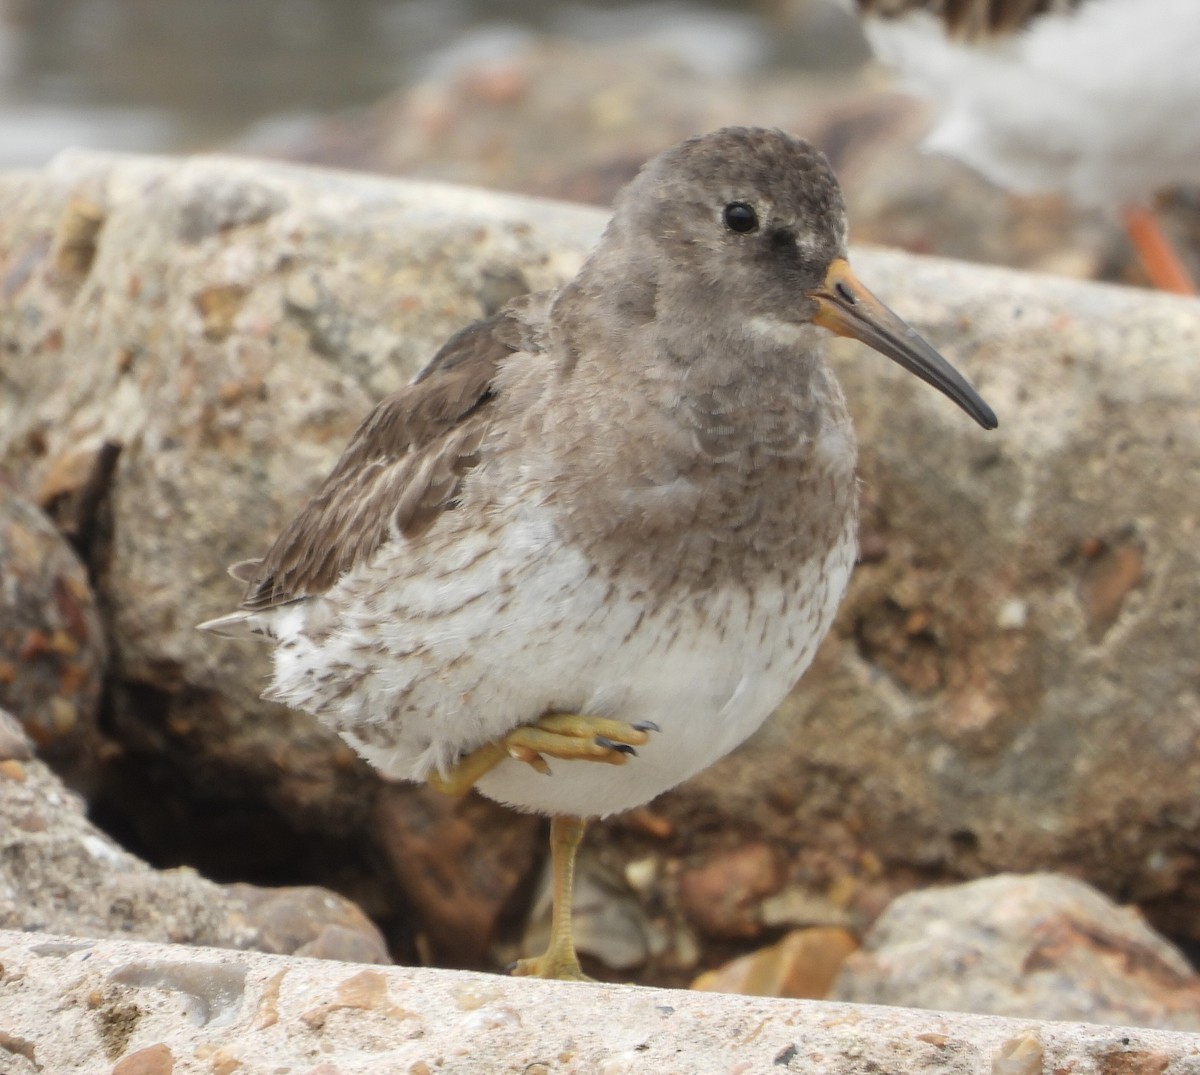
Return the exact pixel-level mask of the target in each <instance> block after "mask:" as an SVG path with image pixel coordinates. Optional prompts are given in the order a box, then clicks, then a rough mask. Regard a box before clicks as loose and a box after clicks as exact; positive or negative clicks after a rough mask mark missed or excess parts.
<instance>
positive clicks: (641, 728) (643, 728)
mask: <svg viewBox="0 0 1200 1075" xmlns="http://www.w3.org/2000/svg"><path fill="white" fill-rule="evenodd" d="M629 727H631V728H632V729H633V730H634V731H635V732H661V731H662V729H661V728H660V727H659V726H658V725H657V724H655V723H654V721H652V720H639V721H638V722H637V723H636V724H631V725H629Z"/></svg>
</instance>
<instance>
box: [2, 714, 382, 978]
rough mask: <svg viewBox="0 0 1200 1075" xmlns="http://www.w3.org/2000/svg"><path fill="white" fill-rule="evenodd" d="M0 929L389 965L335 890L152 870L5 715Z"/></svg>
mask: <svg viewBox="0 0 1200 1075" xmlns="http://www.w3.org/2000/svg"><path fill="white" fill-rule="evenodd" d="M0 929H10V930H26V931H43V932H53V933H63V934H73V935H76V936H80V937H103V936H129V935H132V936H136V937H141V938H145V939H147V940H159V941H172V942H177V943H182V944H200V945H215V946H220V947H229V948H256V949H258V950H260V951H265V952H285V953H289V954H290V953H295V954H298V955H313V956H322V957H325V958H330V959H343V960H354V961H356V962H375V963H386V962H388V955H387V950H386V948H385V947H384V944H383V940H382V938H381V937H380V936H379V933H378V931H377V930H376V929H375V927H374V926H372V925H371V923H370V921H368V919H367V918H366V916H365V915H363V913H362V912H361V911H360V910H359V909H358V908H357V907H355V906H354V904H352V903H350V901H349V900H346V899H343V898H342V897H340V896H336V895H334V894H333V893H332V892H326V891H324V890H321V889H318V888H290V889H281V890H263V889H258V888H255V887H254V886H252V885H228V886H223V885H217V884H213V883H212V882H211V881H206V880H205V879H204V878H202V877H200V876H198V875H197V874H196V873H195V871H194V870H189V869H176V870H164V871H158V870H154V869H151V868H150V867H149V866H148V865H146V863H144V862H142V861H141V860H140V859H138V858H136V857H135V856H134V855H131V854H129V853H128V852H127V851H124V850H122V849H121V848H120V847H118V846H117V844H115V843H114V842H113V841H112V840H111V839H110V838H109V837H108V836H106V835H105V834H104V833H102V832H100V831H99V830H98V829H97V828H95V826H93V825H92V824H91V823H90V822H89V821H88V820H87V818H86V817H85V816H84V813H83V801H82V800H81V799H80V798H79V796H77V795H75V794H74V793H73V792H70V791H68V790H67V789H66V788H64V787H63V785H62V784H61V782H60V781H59V780H58V778H57V777H55V775H54V774H53V773H51V772H50V770H49V769H47V768H46V766H45V765H44V764H43V763H42V762H40V761H38V760H37V759H36V758H35V757H34V756H33V751H32V744H31V743H30V742H29V740H28V739H23V738H22V734H21V732H20V728H19V725H17V723H16V721H15V720H14V719H13V718H12V717H11V716H9V715H8V714H6V713H4V712H3V711H2V710H0Z"/></svg>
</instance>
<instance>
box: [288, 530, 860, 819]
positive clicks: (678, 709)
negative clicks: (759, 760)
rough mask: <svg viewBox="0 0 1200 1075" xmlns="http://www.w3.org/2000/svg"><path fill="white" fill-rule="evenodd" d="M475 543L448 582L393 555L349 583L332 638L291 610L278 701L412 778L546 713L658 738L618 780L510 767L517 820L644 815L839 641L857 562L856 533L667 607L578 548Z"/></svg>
mask: <svg viewBox="0 0 1200 1075" xmlns="http://www.w3.org/2000/svg"><path fill="white" fill-rule="evenodd" d="M475 541H476V542H478V543H479V544H478V547H476V548H474V549H473V548H471V547H470V546H471V545H472V541H470V540H467V541H464V540H462V535H459V536H458V539H457V540H456V544H455V545H454V547H453V548H452V549H445V548H444V549H441V550H436V549H434V550H431V563H432V562H438V563H439V565H440V570H439V571H436V572H435V571H427V572H414V570H413V565H412V564H411V563H408V564H405V565H404V570H403V572H401V571H400V570H399V569H398V568H397V567H392V568H389V565H388V563H387V562H386V557H384V558H383V559H382V560H380V561H376V562H375V563H374V564H373V565H372V568H371V571H370V572H369V573H362V574H360V575H359V576H357V577H356V576H354V575H351V576H349V577H348V578H347V579H345V580H343V582H341V583H339V584H338V586H336V587H335V588H334V589H333V590H332V591H331V592H330V594H329V595H328V597H329V599H330V600H331V601H336V602H337V603H338V604H339V605H340V606H341V607H343V608H350V609H352V610H353V614H352V615H342V616H341V617H340V619H339V622H338V623H337V624H334V625H333V628H334V629H333V631H332V633H330V634H328V635H327V636H326V637H318V638H315V639H314V638H313V637H310V636H311V635H312V634H314V632H311V631H310V630H309V629H308V626H307V623H311V622H316V621H317V620H319V618H320V617H321V615H322V610H321V608H320V604H321V602H317V603H316V604H317V607H315V608H312V609H310V610H309V611H301V610H295V611H292V612H290V613H289V612H287V610H281V613H280V614H277V616H276V618H275V621H274V624H273V627H274V629H275V631H276V633H277V634H278V636H279V637H280V646H279V647H278V648H277V651H276V676H275V681H274V685H273V689H272V692H271V696H272V697H275V698H277V699H279V700H282V701H285V702H287V703H288V704H290V705H294V706H296V707H298V708H302V709H306V710H308V711H310V712H314V713H316V714H317V715H318V716H319V717H320V718H321V719H322V720H323V721H324V722H325V723H327V724H329V725H330V726H331V727H333V728H335V729H336V730H337V731H339V732H340V733H341V734H342V735H343V736H344V737H345V738H346V740H347V741H348V742H350V743H351V744H352V745H354V746H355V748H356V749H358V750H359V751H360V752H361V753H362V754H363V756H364V757H366V758H367V760H368V761H370V762H371V763H372V764H373V765H375V766H376V767H377V768H379V769H380V770H381V771H383V772H384V773H385V774H387V775H388V776H391V777H394V778H400V779H406V780H422V779H424V778H425V777H426V776H427V775H428V773H429V772H430V771H431V770H432V769H434V768H436V767H442V768H444V767H446V766H448V765H450V764H452V763H453V761H454V760H455V759H456V758H457V757H459V756H460V755H462V754H463V753H466V752H467V751H470V750H472V749H474V748H475V747H477V746H479V745H481V744H483V743H485V742H488V741H491V740H494V739H497V738H499V737H500V736H502V735H504V734H505V733H506V732H508V731H510V730H511V729H512V728H514V727H516V726H517V725H520V724H525V723H528V722H530V721H532V720H535V719H536V718H537V717H538V716H540V715H541V714H542V713H545V712H548V711H559V712H574V713H585V714H589V715H594V716H607V717H614V718H617V719H620V720H626V721H630V722H636V721H641V720H649V721H653V722H654V723H655V724H657V725H658V726H659V727H660V728H661V731H660V732H657V733H653V734H652V735H651V741H650V743H648V744H647V745H645V746H642V747H639V748H638V757H636V758H631V759H630V760H629V761H628V763H627V764H625V765H623V766H612V765H606V764H599V763H595V762H582V761H561V760H556V759H550V766H551V770H552V772H551V775H549V776H546V775H543V774H539V773H537V772H536V771H534V770H533V769H532V768H530V767H529V766H528V765H525V764H524V763H520V762H516V761H509V762H505V763H503V764H501V765H500V766H499V767H498V768H497V769H495V770H494V771H493V772H491V773H490V774H488V775H487V776H485V777H484V778H483V779H482V780H481V781H480V783H479V785H478V786H479V790H480V791H481V792H483V794H485V795H487V796H489V797H491V798H493V799H496V800H498V801H500V802H503V803H507V804H509V805H512V806H514V807H517V808H518V809H522V810H530V811H536V812H540V813H547V814H578V815H582V816H603V815H605V814H610V813H614V812H617V811H621V810H627V809H630V808H631V807H634V806H638V805H640V804H641V803H644V802H646V801H648V800H649V799H652V798H653V797H654V796H656V795H658V794H660V793H661V792H663V791H666V790H667V789H668V788H671V787H673V786H675V785H676V784H678V783H679V782H680V781H682V780H685V779H687V778H688V777H689V776H691V775H693V774H694V773H696V772H698V771H700V770H701V769H703V768H705V767H706V766H708V765H710V764H711V763H712V762H714V761H716V760H717V759H718V758H720V757H722V756H723V755H725V754H726V753H728V752H729V751H730V750H732V749H733V748H734V747H735V746H737V745H738V744H739V743H741V742H742V741H743V740H744V739H745V738H746V737H747V736H749V735H750V734H751V733H752V732H754V731H755V730H756V729H757V728H758V727H759V726H760V725H761V724H762V722H763V721H764V720H765V719H766V718H767V716H768V715H769V714H770V713H771V712H772V710H773V709H774V708H775V707H776V706H777V705H778V704H779V703H780V701H782V699H783V697H784V695H785V694H786V693H787V692H788V691H789V690H790V689H791V687H792V686H793V685H794V684H795V682H796V680H797V679H798V678H799V677H800V675H801V673H802V672H803V671H804V669H805V668H806V667H807V666H808V664H809V662H810V661H811V660H812V657H813V654H814V652H815V650H816V647H817V645H818V644H819V643H820V641H821V639H822V638H823V637H824V635H825V633H826V632H827V631H828V629H829V626H830V624H831V622H832V620H833V616H834V613H835V611H836V609H837V605H838V603H839V601H840V600H841V597H842V594H843V592H844V590H845V587H846V583H847V581H848V579H849V575H850V570H851V567H852V563H853V550H854V541H853V537H852V534H851V533H850V532H849V530H847V532H846V534H845V535H844V538H843V540H842V541H841V542H840V543H839V544H838V546H837V547H836V548H834V549H833V550H831V551H829V552H827V553H825V554H824V555H822V556H820V557H819V558H818V559H816V560H814V561H810V562H808V563H806V564H804V565H802V566H801V567H799V568H798V569H796V570H793V571H792V572H791V573H789V574H788V576H787V577H786V580H784V581H783V582H782V583H781V581H780V577H779V575H778V574H776V576H775V581H774V582H773V583H771V584H765V583H764V584H763V585H762V586H761V587H760V588H759V589H757V590H756V591H755V592H754V593H753V594H751V593H749V592H747V591H746V590H744V589H738V588H733V587H730V588H727V589H721V590H716V591H713V592H706V593H703V594H696V595H692V596H690V597H688V598H685V599H684V600H683V601H682V602H680V603H672V604H657V605H656V604H652V603H651V602H650V601H649V600H648V598H647V597H646V596H644V595H643V596H641V597H636V596H634V595H633V594H632V593H630V592H623V591H622V589H621V588H620V587H618V588H616V589H614V586H613V585H612V584H610V582H609V581H608V579H606V578H604V577H602V576H600V575H597V574H596V573H590V574H589V571H588V564H587V562H586V561H585V560H584V558H583V557H582V555H581V554H580V553H579V552H578V551H577V550H574V549H571V548H567V547H564V546H561V545H560V546H557V547H554V548H552V549H551V550H550V551H547V549H546V546H545V544H544V543H543V544H540V546H539V542H543V541H544V535H529V534H526V535H522V534H521V533H520V532H519V529H518V528H511V529H510V530H509V531H508V533H507V534H506V535H505V536H504V537H503V538H502V539H500V540H499V543H498V544H497V536H496V535H495V534H494V533H493V534H492V535H480V536H479V537H478V538H477V539H475ZM485 543H491V548H490V549H489V551H487V553H486V554H483V555H478V556H476V555H474V554H475V553H476V552H479V553H482V552H483V546H484V544H485ZM534 546H539V547H538V550H537V554H536V555H535V556H533V557H532V558H531V555H530V550H531V547H534ZM398 577H404V578H407V579H409V580H412V579H414V578H415V579H417V580H419V581H411V582H405V583H402V584H399V585H397V582H396V580H397V578H398ZM380 582H386V583H387V585H385V586H381V585H379V584H380ZM629 589H630V590H632V587H629ZM289 615H290V616H291V618H292V622H289V620H288V619H287V617H288V616H289ZM306 621H307V623H306ZM318 634H319V633H318ZM313 668H319V669H320V671H319V672H318V673H316V674H314V673H313V671H312V669H313Z"/></svg>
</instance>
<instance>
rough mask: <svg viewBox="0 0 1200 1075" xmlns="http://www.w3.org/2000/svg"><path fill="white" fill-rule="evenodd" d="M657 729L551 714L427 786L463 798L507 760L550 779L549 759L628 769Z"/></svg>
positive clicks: (432, 778) (481, 749)
mask: <svg viewBox="0 0 1200 1075" xmlns="http://www.w3.org/2000/svg"><path fill="white" fill-rule="evenodd" d="M656 731H658V725H656V724H652V723H650V722H649V721H642V722H641V723H638V724H627V723H626V722H625V721H623V720H610V719H608V718H607V717H589V716H585V715H583V714H579V713H547V714H546V715H545V716H544V717H542V718H541V719H540V720H538V721H535V722H534V723H533V724H522V725H521V726H520V727H519V728H514V729H513V730H512V731H511V732H509V733H508V734H507V735H506V736H504V737H503V738H502V739H498V740H496V741H495V742H492V743H484V745H483V746H481V747H479V748H478V749H477V750H473V751H471V753H470V754H467V755H465V756H464V757H462V758H460V759H459V760H458V762H457V763H456V764H455V766H454V768H452V769H451V770H450V771H449V772H447V773H445V774H444V775H443V774H441V773H432V774H430V776H429V778H428V780H429V785H430V786H431V787H433V788H435V789H436V790H438V791H441V792H445V793H446V794H447V795H465V794H466V793H467V792H468V791H470V790H471V788H472V787H474V785H475V783H476V782H477V781H478V780H479V778H480V777H482V776H484V775H485V774H487V773H490V772H491V771H492V770H493V769H494V768H496V766H497V765H499V764H500V763H501V762H502V761H504V760H506V759H507V758H513V759H515V760H516V761H523V762H525V763H526V764H528V765H530V766H532V767H533V768H534V769H536V770H537V771H538V772H539V773H544V774H547V775H548V774H549V772H550V766H549V765H548V764H547V763H546V757H545V756H549V757H551V758H562V759H565V760H568V761H597V762H603V763H604V764H606V765H624V764H625V763H626V762H627V761H628V760H629V759H630V758H631V757H633V756H634V755H636V754H637V750H636V749H634V748H635V747H638V746H641V745H642V744H643V743H646V742H648V741H649V739H650V734H649V733H650V732H656Z"/></svg>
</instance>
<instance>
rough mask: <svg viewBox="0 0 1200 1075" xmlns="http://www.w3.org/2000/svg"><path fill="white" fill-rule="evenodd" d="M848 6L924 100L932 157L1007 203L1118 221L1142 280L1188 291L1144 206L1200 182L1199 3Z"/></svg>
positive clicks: (979, 0)
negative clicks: (1033, 202) (957, 164)
mask: <svg viewBox="0 0 1200 1075" xmlns="http://www.w3.org/2000/svg"><path fill="white" fill-rule="evenodd" d="M849 2H851V3H853V4H854V6H855V7H856V9H857V12H858V14H859V15H860V16H861V19H862V23H863V26H864V29H865V31H866V35H867V38H868V40H869V41H870V43H871V46H872V48H873V49H874V51H875V53H876V55H877V56H878V57H879V59H880V60H881V61H882V62H883V63H884V64H886V65H887V66H889V67H891V68H893V69H895V70H896V71H898V72H899V73H900V74H901V75H902V77H903V78H904V80H905V81H906V82H907V83H908V84H909V85H910V86H911V87H912V88H913V89H914V90H915V91H917V92H918V93H920V94H921V95H923V96H925V97H927V98H928V99H929V100H930V101H931V102H932V104H933V106H934V109H935V112H936V120H935V122H934V126H933V128H932V130H931V132H930V134H929V136H928V138H927V140H926V145H927V147H928V148H930V149H933V150H936V151H938V152H943V153H946V154H948V155H950V156H953V157H956V158H958V159H959V160H961V161H963V162H965V163H966V164H968V165H970V166H972V167H973V168H975V169H977V170H978V171H980V172H982V173H983V175H984V176H986V177H987V178H988V179H990V180H991V181H992V182H994V183H997V184H999V185H1000V186H1003V187H1006V188H1008V189H1009V190H1012V191H1014V192H1016V193H1021V194H1033V193H1049V192H1056V193H1062V194H1065V195H1067V196H1068V197H1069V198H1070V199H1071V200H1072V201H1074V202H1075V203H1076V204H1078V205H1081V206H1086V207H1099V208H1103V209H1105V210H1107V211H1109V212H1119V213H1120V214H1121V217H1122V219H1123V222H1124V224H1125V227H1126V230H1127V231H1128V233H1129V237H1130V239H1131V241H1132V243H1133V245H1134V248H1135V250H1136V252H1137V254H1138V257H1139V258H1140V260H1141V262H1142V265H1143V267H1144V268H1145V271H1146V274H1147V275H1148V276H1149V278H1150V280H1151V282H1152V283H1153V284H1154V285H1155V286H1156V287H1158V288H1160V289H1162V290H1165V291H1174V292H1179V293H1183V294H1195V293H1196V285H1195V282H1194V280H1193V279H1192V277H1191V275H1190V274H1189V272H1188V270H1187V267H1186V266H1185V265H1184V263H1183V262H1182V260H1181V259H1180V257H1179V255H1178V254H1177V253H1176V251H1175V250H1173V249H1172V247H1171V245H1170V243H1169V242H1168V240H1167V239H1166V237H1165V236H1164V234H1163V231H1162V228H1161V225H1160V223H1159V221H1158V219H1157V217H1156V215H1155V213H1154V210H1153V200H1154V197H1155V195H1156V194H1157V193H1158V192H1160V191H1161V190H1163V189H1164V188H1166V187H1169V186H1175V185H1183V184H1194V183H1200V118H1197V117H1200V3H1197V2H1196V0H849Z"/></svg>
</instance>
